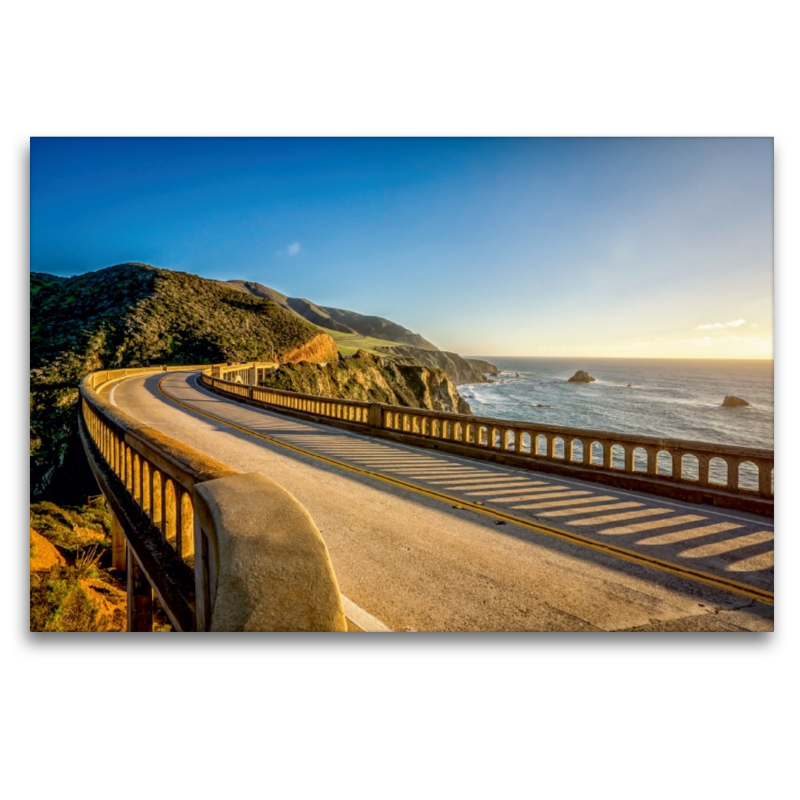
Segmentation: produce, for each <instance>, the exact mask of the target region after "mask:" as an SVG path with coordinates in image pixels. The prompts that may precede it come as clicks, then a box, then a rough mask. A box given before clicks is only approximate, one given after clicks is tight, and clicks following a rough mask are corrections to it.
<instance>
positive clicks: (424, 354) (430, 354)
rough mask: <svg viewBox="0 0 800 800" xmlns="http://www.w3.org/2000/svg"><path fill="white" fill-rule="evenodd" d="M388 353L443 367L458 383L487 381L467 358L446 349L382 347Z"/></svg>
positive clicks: (423, 364)
mask: <svg viewBox="0 0 800 800" xmlns="http://www.w3.org/2000/svg"><path fill="white" fill-rule="evenodd" d="M379 349H380V350H381V351H382V352H385V353H386V354H387V355H391V356H396V357H397V358H399V359H402V360H404V361H408V362H412V363H419V364H422V366H424V367H436V368H437V369H443V370H444V371H445V372H446V373H447V376H448V377H449V378H450V380H451V381H453V383H455V384H456V385H461V384H464V383H485V382H486V378H485V377H484V376H483V374H482V373H481V372H480V371H479V370H478V369H476V368H475V367H474V366H473V365H472V364H470V362H469V361H467V359H466V358H462V357H461V356H460V355H459V354H458V353H448V352H446V351H444V350H426V349H423V348H421V347H409V346H405V347H391V348H389V347H381V348H379Z"/></svg>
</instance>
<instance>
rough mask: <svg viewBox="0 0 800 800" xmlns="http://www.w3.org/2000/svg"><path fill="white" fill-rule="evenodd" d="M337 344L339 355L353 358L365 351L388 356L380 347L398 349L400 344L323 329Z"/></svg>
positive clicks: (357, 334)
mask: <svg viewBox="0 0 800 800" xmlns="http://www.w3.org/2000/svg"><path fill="white" fill-rule="evenodd" d="M321 330H323V331H325V333H327V334H328V335H329V336H331V338H332V339H333V340H334V341H335V342H336V347H337V348H338V350H339V353H341V355H343V356H352V355H354V354H355V353H357V352H358V351H359V350H364V351H365V352H367V353H369V354H370V355H373V356H384V357H386V356H387V353H382V352H381V351H380V350H378V348H379V347H386V348H392V347H398V346H399V343H398V342H390V341H388V340H387V339H375V338H373V337H371V336H362V335H361V334H359V333H342V332H341V331H335V330H331V329H329V328H322V329H321Z"/></svg>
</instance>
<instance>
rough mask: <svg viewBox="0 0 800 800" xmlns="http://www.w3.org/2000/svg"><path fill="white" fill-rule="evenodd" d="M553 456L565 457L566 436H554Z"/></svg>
mask: <svg viewBox="0 0 800 800" xmlns="http://www.w3.org/2000/svg"><path fill="white" fill-rule="evenodd" d="M553 458H561V459H563V458H564V437H563V436H556V437H554V438H553Z"/></svg>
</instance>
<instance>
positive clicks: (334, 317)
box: [219, 280, 497, 385]
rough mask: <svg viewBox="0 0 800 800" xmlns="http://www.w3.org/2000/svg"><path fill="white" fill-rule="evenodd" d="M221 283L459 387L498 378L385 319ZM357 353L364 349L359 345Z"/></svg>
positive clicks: (258, 286)
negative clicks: (433, 371)
mask: <svg viewBox="0 0 800 800" xmlns="http://www.w3.org/2000/svg"><path fill="white" fill-rule="evenodd" d="M219 283H220V284H222V285H223V286H233V287H235V288H236V289H238V290H240V291H242V292H247V293H249V294H253V295H255V296H256V297H265V298H269V299H270V300H272V301H273V302H275V303H277V304H278V305H280V306H281V307H282V308H284V309H286V310H287V311H290V312H292V313H294V314H297V315H298V316H300V317H302V318H303V319H305V320H307V321H308V322H311V323H312V324H314V325H318V326H320V327H321V328H323V329H325V330H328V331H334V332H338V333H344V334H351V335H353V336H361V337H366V338H370V339H379V340H382V341H383V342H384V343H383V344H380V345H378V346H377V351H378V352H379V353H381V354H382V355H383V354H385V355H387V356H389V357H390V358H395V359H397V360H399V361H400V362H402V363H409V364H414V363H417V364H422V365H423V366H426V367H433V368H438V369H443V370H444V371H445V372H446V373H447V374H448V376H449V377H450V380H451V381H453V383H455V384H456V385H459V384H466V383H482V382H485V381H486V377H485V376H484V373H489V374H494V375H496V374H497V368H496V367H495V366H494V365H493V364H489V362H485V361H473V360H470V359H466V358H464V357H463V356H460V355H459V354H458V353H453V352H448V351H444V350H440V349H439V348H438V347H437V346H436V345H435V344H433V343H431V342H429V341H428V340H427V339H425V338H424V337H422V336H420V334H418V333H414V332H413V331H410V330H409V329H408V328H406V327H404V326H402V325H400V324H398V323H397V322H393V321H392V320H389V319H385V318H384V317H377V316H370V315H366V314H359V313H357V312H355V311H347V310H345V309H342V308H332V307H330V306H320V305H317V304H316V303H312V302H311V301H310V300H306V299H301V298H298V297H288V296H287V295H285V294H283V293H281V292H279V291H277V290H275V289H271V288H270V287H269V286H264V284H262V283H256V282H254V281H244V280H233V281H220V282H219ZM355 349H361V348H360V347H359V345H356V346H355V347H354V350H355Z"/></svg>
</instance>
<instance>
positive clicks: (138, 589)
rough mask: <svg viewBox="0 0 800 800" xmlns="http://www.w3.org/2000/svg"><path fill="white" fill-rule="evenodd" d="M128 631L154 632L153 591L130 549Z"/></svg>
mask: <svg viewBox="0 0 800 800" xmlns="http://www.w3.org/2000/svg"><path fill="white" fill-rule="evenodd" d="M127 583H128V630H129V631H131V632H134V633H141V632H152V630H153V589H152V587H151V586H150V584H149V583H148V581H147V577H146V576H145V574H144V572H143V571H142V568H141V567H140V566H139V562H138V561H137V560H136V556H135V555H134V554H133V551H132V550H131V549H130V547H128V581H127Z"/></svg>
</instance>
